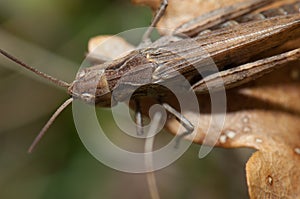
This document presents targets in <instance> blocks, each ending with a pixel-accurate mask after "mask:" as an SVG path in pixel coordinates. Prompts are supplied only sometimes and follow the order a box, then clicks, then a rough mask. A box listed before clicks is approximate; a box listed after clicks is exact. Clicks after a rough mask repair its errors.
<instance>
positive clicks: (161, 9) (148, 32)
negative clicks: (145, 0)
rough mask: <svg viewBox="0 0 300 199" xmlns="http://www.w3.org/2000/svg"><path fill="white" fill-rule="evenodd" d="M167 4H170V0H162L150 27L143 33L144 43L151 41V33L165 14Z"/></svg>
mask: <svg viewBox="0 0 300 199" xmlns="http://www.w3.org/2000/svg"><path fill="white" fill-rule="evenodd" d="M167 6H168V0H162V1H161V4H160V7H159V8H158V10H157V12H156V14H155V16H154V18H153V20H152V22H151V25H150V26H149V27H148V29H147V30H146V32H145V33H144V35H143V38H142V44H145V43H151V40H150V35H151V33H152V31H153V28H154V27H155V26H156V25H157V23H158V22H159V20H160V19H161V18H162V16H163V15H164V14H165V11H166V9H167Z"/></svg>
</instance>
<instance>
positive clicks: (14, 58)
mask: <svg viewBox="0 0 300 199" xmlns="http://www.w3.org/2000/svg"><path fill="white" fill-rule="evenodd" d="M0 53H1V54H2V55H4V56H5V57H7V58H8V59H10V60H11V61H13V62H15V63H17V64H19V65H21V66H23V67H24V68H26V69H28V70H30V71H31V72H34V73H35V74H37V75H38V76H40V77H43V78H45V79H47V80H49V81H51V82H52V83H54V84H56V85H58V86H61V87H65V88H68V87H69V86H70V84H69V83H67V82H64V81H62V80H59V79H56V78H55V77H52V76H50V75H47V74H45V73H43V72H40V71H38V70H37V69H35V68H33V67H31V66H29V65H28V64H25V63H23V62H22V61H20V60H19V59H17V58H16V57H14V56H12V55H11V54H9V53H8V52H6V51H4V50H2V49H0Z"/></svg>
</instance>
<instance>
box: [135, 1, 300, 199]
mask: <svg viewBox="0 0 300 199" xmlns="http://www.w3.org/2000/svg"><path fill="white" fill-rule="evenodd" d="M133 2H134V3H139V4H145V5H149V6H151V8H152V9H154V10H155V9H156V8H157V7H158V6H159V4H160V1H151V0H133ZM232 2H237V1H235V0H231V1H230V3H232ZM228 4H229V2H228V1H223V0H215V1H198V0H191V1H179V0H170V1H169V7H168V9H167V13H166V15H165V16H164V17H163V19H162V21H161V22H160V23H159V25H158V26H159V27H164V28H165V27H167V28H171V29H174V28H175V27H178V26H179V25H181V24H182V23H183V22H186V21H188V20H190V19H192V18H194V17H196V16H199V15H201V14H202V13H204V12H208V11H210V10H213V9H216V8H219V7H222V6H224V5H228ZM199 8H201V9H199ZM201 11H203V12H201ZM294 44H295V45H296V46H298V47H299V44H297V43H296V42H294ZM299 65H300V62H299V61H298V62H293V63H291V64H288V65H285V66H284V67H283V68H281V69H279V70H277V71H275V72H273V73H271V74H269V75H266V76H264V77H262V78H260V79H257V80H255V81H253V82H250V83H249V84H247V85H244V86H242V87H239V88H234V89H231V90H228V91H227V108H228V110H227V115H226V122H225V125H224V129H223V130H222V133H221V135H220V137H219V139H218V142H217V144H216V146H218V147H224V148H236V147H250V148H254V149H257V150H258V151H257V152H256V153H254V154H253V156H252V157H251V158H250V159H249V161H248V163H247V166H246V171H247V183H248V187H249V194H250V197H251V198H300V167H299V165H300V68H299ZM198 100H199V108H200V110H201V114H199V113H193V112H192V111H191V110H189V111H186V110H182V113H183V115H186V116H187V117H188V119H190V120H191V121H193V120H194V119H195V118H200V121H201V127H199V128H198V129H196V137H195V139H194V140H193V141H194V142H196V143H199V144H202V143H203V139H204V137H205V135H206V132H207V130H208V128H209V126H210V125H214V124H213V123H210V122H211V114H210V100H209V96H208V95H199V96H198ZM147 103H149V104H147V105H148V106H147V107H149V106H151V104H150V102H147ZM169 103H171V104H173V105H175V104H176V103H174V102H173V101H172V100H171V99H170V102H169ZM177 108H178V107H177ZM145 111H147V110H145ZM193 118H194V119H193ZM179 125H180V124H179V123H178V122H177V121H176V120H175V119H170V120H168V122H167V125H166V127H167V129H168V130H169V131H170V132H172V133H174V134H176V133H177V130H178V128H179ZM208 136H209V135H208ZM191 137H192V136H189V137H188V138H191Z"/></svg>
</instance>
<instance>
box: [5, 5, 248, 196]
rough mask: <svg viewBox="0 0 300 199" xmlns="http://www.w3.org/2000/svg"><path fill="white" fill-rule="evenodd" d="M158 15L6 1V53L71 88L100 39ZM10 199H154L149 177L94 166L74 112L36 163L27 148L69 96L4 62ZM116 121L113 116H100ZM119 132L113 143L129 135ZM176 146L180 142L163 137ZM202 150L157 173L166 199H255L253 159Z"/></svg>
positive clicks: (47, 140) (44, 144)
mask: <svg viewBox="0 0 300 199" xmlns="http://www.w3.org/2000/svg"><path fill="white" fill-rule="evenodd" d="M150 20H151V11H150V9H147V8H145V7H135V6H133V5H131V4H130V2H129V0H128V1H127V0H98V1H96V0H91V1H84V0H72V1H70V0H43V1H40V0H22V1H20V0H1V1H0V24H1V27H0V44H1V48H3V49H6V50H7V51H9V52H11V53H12V54H14V55H15V56H18V57H19V58H21V59H22V60H23V61H24V62H26V63H29V64H32V65H34V66H35V67H36V68H38V69H39V70H41V71H44V72H46V73H49V74H51V75H53V76H55V77H58V78H60V79H63V80H65V81H68V82H70V81H71V80H73V78H74V76H75V74H76V71H77V69H78V68H79V66H80V64H81V61H82V60H83V58H84V54H85V53H86V51H87V42H88V40H89V38H90V37H93V36H96V35H101V34H116V33H119V32H122V31H125V30H129V29H132V28H137V27H144V26H147V25H148V24H149V23H150ZM0 76H1V78H0V93H1V98H0V110H1V112H0V199H17V198H30V199H47V198H49V199H50V198H57V199H60V198H64V199H65V198H72V199H77V198H78V199H82V198H85V199H96V198H107V199H111V198H125V199H127V198H128V199H129V198H130V199H135V198H150V195H149V191H148V187H147V181H146V176H145V174H128V173H123V172H119V171H115V170H113V169H111V168H108V167H106V166H104V165H103V164H101V163H100V162H98V161H97V160H96V159H94V158H93V157H92V156H91V155H90V154H89V153H88V151H87V150H86V149H85V147H84V146H83V144H82V143H81V141H80V139H79V137H78V134H77V133H76V130H75V127H74V124H73V119H72V112H71V111H72V110H71V107H68V108H67V109H66V110H65V111H64V112H63V113H62V114H61V115H60V117H59V118H58V119H57V120H56V121H55V123H54V124H53V126H51V128H50V129H49V130H48V132H47V134H46V136H45V137H44V138H43V139H42V141H41V143H39V145H38V147H37V148H36V150H35V151H34V153H33V154H30V155H29V154H27V153H26V151H27V148H28V147H29V145H30V144H31V142H32V141H33V139H34V137H35V136H36V134H37V132H39V130H40V129H41V128H42V126H43V125H44V124H45V122H46V121H47V120H48V119H49V117H50V115H51V114H52V113H53V111H54V110H56V108H57V107H58V106H59V105H60V104H61V103H62V102H63V101H64V100H65V99H67V97H68V96H67V94H66V92H65V91H64V90H63V89H60V88H57V87H56V86H53V85H52V84H50V83H47V82H46V81H44V80H41V78H39V77H36V76H35V75H32V74H31V73H29V72H27V71H25V70H23V69H21V68H20V67H18V66H17V65H16V64H13V63H11V62H10V61H8V60H6V59H4V58H3V57H0ZM99 111H100V112H102V113H103V114H106V115H107V117H104V118H105V119H103V120H104V122H103V123H105V125H107V126H108V127H109V126H110V124H111V121H110V120H111V118H110V114H109V112H108V111H106V110H103V109H100V110H99ZM116 131H117V130H116V129H115V128H113V129H112V130H111V133H112V134H115V135H118V134H119V132H116ZM161 137H165V138H166V139H170V138H172V135H171V134H168V133H163V135H161V136H160V138H161ZM199 147H200V146H198V145H195V144H193V145H192V146H191V147H190V149H189V150H188V151H187V152H186V153H185V155H184V156H182V157H181V158H180V159H179V160H178V161H176V162H175V163H174V164H172V165H171V166H169V167H167V168H165V169H162V170H160V171H158V172H156V176H157V182H158V188H159V192H160V194H161V198H186V199H187V198H208V199H210V198H216V199H217V198H223V199H224V198H248V197H247V188H246V180H245V171H244V168H245V162H246V159H247V157H248V156H249V154H250V153H251V151H250V152H249V150H244V149H239V150H225V149H214V150H213V151H212V152H211V153H210V154H209V155H208V156H207V157H206V158H205V159H202V160H199V159H198V158H197V154H198V150H199Z"/></svg>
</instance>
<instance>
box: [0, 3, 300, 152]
mask: <svg viewBox="0 0 300 199" xmlns="http://www.w3.org/2000/svg"><path fill="white" fill-rule="evenodd" d="M272 2H274V1H272V0H249V1H245V2H242V3H238V4H235V5H232V6H229V7H225V8H221V9H218V10H215V11H213V12H210V13H208V14H205V15H202V16H199V17H197V18H195V19H193V20H191V21H189V22H187V23H185V24H183V25H181V26H180V27H178V28H177V29H176V30H174V31H173V32H172V34H171V35H166V36H162V37H161V38H159V39H158V40H157V41H155V42H153V43H151V42H150V39H149V38H150V35H151V32H152V30H153V28H154V27H155V26H156V24H157V23H158V21H159V20H160V19H161V17H162V16H163V15H164V12H165V10H166V8H167V5H168V0H162V3H161V6H160V8H159V9H158V11H157V14H156V15H155V17H154V19H153V21H152V24H151V26H150V27H149V28H148V30H147V31H146V32H145V34H144V36H143V40H142V43H141V44H140V45H139V46H138V47H137V48H136V49H134V50H132V51H131V52H130V53H128V54H127V55H125V56H123V57H121V58H118V59H115V60H111V61H107V62H104V63H102V62H103V60H101V59H100V58H99V59H98V60H97V58H96V62H97V61H98V62H99V63H101V64H96V65H94V66H91V67H89V68H85V69H83V70H81V71H79V72H78V74H77V76H76V78H75V80H74V81H73V82H72V83H67V82H64V81H62V80H58V79H56V78H54V77H51V76H49V75H47V74H44V73H42V72H40V71H37V70H36V69H34V68H33V67H31V66H29V65H27V64H25V63H23V62H21V61H19V60H18V59H17V58H15V57H14V56H12V55H10V54H9V53H7V52H6V51H4V50H2V49H1V50H0V53H1V54H2V55H4V56H6V57H7V58H9V59H10V60H12V61H14V62H16V63H17V64H19V65H21V66H23V67H25V68H27V69H28V70H30V71H32V72H34V73H36V74H37V75H39V76H41V77H43V78H46V79H48V80H49V81H52V82H53V83H55V84H56V85H58V86H61V87H65V88H67V92H68V94H69V95H70V96H71V98H70V99H68V100H66V101H65V102H64V103H63V104H62V105H61V106H60V107H59V108H58V109H57V110H56V111H55V113H54V114H53V115H52V117H51V118H50V119H49V121H48V122H47V123H46V125H45V126H44V127H43V129H42V130H41V131H40V133H39V134H38V136H37V137H36V139H35V140H34V142H33V144H32V145H31V146H30V148H29V152H31V151H32V150H33V148H34V147H35V146H36V144H37V143H38V142H39V140H40V139H41V138H42V136H43V135H44V133H45V132H46V131H47V129H48V128H49V127H50V125H51V124H52V123H53V122H54V120H55V119H56V117H57V116H58V115H59V114H60V113H61V111H62V110H63V109H64V108H66V107H67V106H68V105H69V104H71V103H72V101H73V100H74V99H78V100H81V101H84V102H86V103H89V104H94V105H96V106H100V107H109V106H113V105H115V104H117V103H118V102H122V101H124V100H126V99H128V98H130V100H132V101H134V102H135V113H136V116H135V120H136V124H137V132H138V134H142V133H143V132H142V131H143V130H142V127H143V122H142V121H143V120H142V113H141V104H140V101H141V99H142V98H143V97H149V95H150V97H152V98H154V99H155V100H156V101H157V102H158V103H160V104H161V105H162V106H163V107H164V108H165V109H166V110H167V111H168V112H169V113H171V114H173V115H174V116H175V117H176V118H177V119H178V120H179V121H180V122H181V124H182V125H183V126H184V127H185V129H186V132H185V133H183V134H182V135H179V136H178V138H181V137H183V136H185V135H187V134H190V133H192V132H193V131H194V126H193V124H192V123H191V122H190V121H189V120H188V119H186V118H185V117H184V116H183V115H181V114H180V113H179V112H178V111H177V110H176V109H174V108H173V107H172V106H171V105H169V104H168V103H166V97H168V95H166V90H165V89H164V88H163V87H161V86H159V85H157V84H158V83H161V82H166V83H172V84H180V82H178V80H177V77H178V74H181V75H183V76H184V77H185V78H186V79H187V80H188V81H189V83H190V85H191V86H190V88H187V89H190V90H192V91H194V92H196V93H205V92H208V88H207V86H206V83H207V82H209V83H210V84H211V85H213V86H212V87H213V89H214V90H216V91H217V90H218V88H219V87H220V85H219V83H217V82H218V81H217V80H219V79H220V78H222V79H223V82H224V86H225V88H233V87H236V86H239V85H242V84H244V83H246V82H249V81H251V80H253V79H255V78H258V77H260V76H263V75H264V74H266V73H268V72H271V71H272V70H275V69H277V68H278V67H280V66H282V65H284V64H286V63H288V62H291V61H294V60H298V59H299V58H300V48H299V45H298V46H296V47H295V48H294V49H289V50H288V51H284V52H279V53H278V54H271V55H270V56H268V57H260V55H261V54H262V53H265V52H267V51H270V49H273V48H277V47H280V46H282V45H283V44H285V43H286V42H288V41H290V40H293V39H297V38H299V37H300V13H299V8H300V2H299V1H296V2H294V3H293V4H288V5H283V6H281V7H277V8H274V9H271V10H267V11H264V12H261V13H254V11H255V10H258V9H260V8H262V7H264V6H267V5H269V4H271V3H272ZM183 35H184V36H183ZM186 36H188V37H186ZM195 41H196V43H197V44H198V45H199V46H196V47H195V45H190V44H191V42H195ZM200 48H201V49H204V50H205V51H206V52H208V53H207V54H205V53H204V54H203V51H201V50H200ZM170 52H171V53H170ZM178 55H180V56H178ZM209 57H210V58H212V59H213V61H214V62H215V64H216V66H217V67H218V70H219V71H218V72H213V73H212V72H211V71H209V70H208V69H207V68H208V66H207V65H206V62H205V60H206V59H207V58H209ZM93 59H95V58H93ZM199 70H200V71H202V72H203V74H205V75H203V74H202V73H201V74H199V72H198V71H199ZM174 71H176V73H174ZM121 78H122V81H120V79H121ZM145 84H147V85H146V86H145ZM95 88H96V89H95ZM149 88H151V90H154V91H155V93H154V94H153V92H148V90H149ZM115 90H118V92H114V91H115ZM130 92H134V94H133V95H132V96H129V95H128V93H130Z"/></svg>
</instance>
